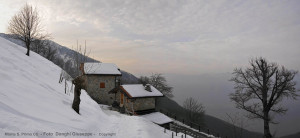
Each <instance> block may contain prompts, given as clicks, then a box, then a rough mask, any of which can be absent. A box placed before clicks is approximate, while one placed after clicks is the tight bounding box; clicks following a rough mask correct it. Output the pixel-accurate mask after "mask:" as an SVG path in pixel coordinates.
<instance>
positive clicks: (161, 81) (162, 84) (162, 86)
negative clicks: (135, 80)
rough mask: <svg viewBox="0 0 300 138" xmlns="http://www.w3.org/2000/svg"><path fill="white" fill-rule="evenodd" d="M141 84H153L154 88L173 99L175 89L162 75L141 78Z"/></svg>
mask: <svg viewBox="0 0 300 138" xmlns="http://www.w3.org/2000/svg"><path fill="white" fill-rule="evenodd" d="M140 82H141V83H142V84H144V85H145V84H151V85H152V86H153V87H155V88H156V89H158V90H159V91H161V92H162V93H163V94H164V95H165V96H167V97H170V98H171V97H173V94H172V90H173V88H172V87H170V86H169V85H168V84H167V80H166V78H165V77H164V76H163V75H162V74H152V75H151V76H150V77H147V76H141V77H140Z"/></svg>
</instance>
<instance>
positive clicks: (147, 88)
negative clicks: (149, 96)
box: [145, 84, 152, 92]
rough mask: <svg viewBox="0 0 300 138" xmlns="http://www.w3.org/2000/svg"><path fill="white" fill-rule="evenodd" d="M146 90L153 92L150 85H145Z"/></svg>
mask: <svg viewBox="0 0 300 138" xmlns="http://www.w3.org/2000/svg"><path fill="white" fill-rule="evenodd" d="M145 90H146V91H148V92H152V91H151V85H150V84H146V85H145Z"/></svg>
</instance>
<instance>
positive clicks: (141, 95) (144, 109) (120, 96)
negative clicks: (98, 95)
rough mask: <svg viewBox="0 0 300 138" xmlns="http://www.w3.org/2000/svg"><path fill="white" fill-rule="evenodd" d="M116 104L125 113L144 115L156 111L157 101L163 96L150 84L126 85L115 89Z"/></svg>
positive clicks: (112, 92)
mask: <svg viewBox="0 0 300 138" xmlns="http://www.w3.org/2000/svg"><path fill="white" fill-rule="evenodd" d="M109 93H111V94H114V97H115V102H117V103H118V105H119V106H120V108H123V109H125V112H127V113H129V114H133V115H143V114H147V113H151V112H154V111H155V101H156V98H157V97H162V96H163V94H162V93H161V92H160V91H158V90H157V89H156V88H155V87H153V86H151V85H150V84H146V85H145V86H144V85H143V84H126V85H120V87H118V88H116V89H113V90H112V91H110V92H109Z"/></svg>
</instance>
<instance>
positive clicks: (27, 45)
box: [26, 44, 30, 56]
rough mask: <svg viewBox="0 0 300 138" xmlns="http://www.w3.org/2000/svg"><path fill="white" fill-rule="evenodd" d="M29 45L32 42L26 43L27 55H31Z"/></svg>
mask: <svg viewBox="0 0 300 138" xmlns="http://www.w3.org/2000/svg"><path fill="white" fill-rule="evenodd" d="M29 45H30V44H26V47H27V53H26V55H27V56H29V51H30V50H29Z"/></svg>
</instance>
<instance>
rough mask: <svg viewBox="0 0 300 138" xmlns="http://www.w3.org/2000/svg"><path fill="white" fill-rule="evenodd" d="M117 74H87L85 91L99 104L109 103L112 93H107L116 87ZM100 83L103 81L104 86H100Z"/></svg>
mask: <svg viewBox="0 0 300 138" xmlns="http://www.w3.org/2000/svg"><path fill="white" fill-rule="evenodd" d="M116 79H119V77H118V76H103V75H87V93H88V94H89V95H90V96H91V98H92V99H94V100H95V101H96V102H98V103H100V104H107V105H111V104H112V103H113V99H114V95H113V94H108V92H109V91H110V90H112V89H113V88H115V87H116V84H117V83H116ZM100 83H105V88H100Z"/></svg>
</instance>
